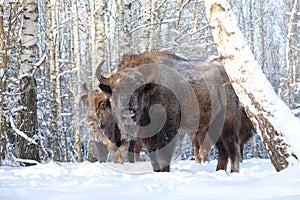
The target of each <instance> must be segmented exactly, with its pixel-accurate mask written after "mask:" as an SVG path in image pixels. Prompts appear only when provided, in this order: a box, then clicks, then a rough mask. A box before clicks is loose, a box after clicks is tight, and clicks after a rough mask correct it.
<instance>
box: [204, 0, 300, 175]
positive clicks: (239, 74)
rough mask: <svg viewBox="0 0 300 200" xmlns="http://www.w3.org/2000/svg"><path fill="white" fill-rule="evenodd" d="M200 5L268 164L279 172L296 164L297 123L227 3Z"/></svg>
mask: <svg viewBox="0 0 300 200" xmlns="http://www.w3.org/2000/svg"><path fill="white" fill-rule="evenodd" d="M204 2H205V7H206V14H207V18H208V21H209V25H210V27H211V31H212V34H213V37H214V41H215V44H216V46H217V48H218V52H219V56H220V58H221V59H222V61H223V63H224V66H225V69H226V71H227V73H228V76H229V77H230V80H231V82H232V84H233V87H234V89H235V91H236V92H237V94H238V96H239V99H240V101H241V102H242V103H243V105H244V106H245V109H246V112H247V115H248V116H249V118H250V119H251V121H252V122H253V124H254V125H255V126H256V129H257V131H258V132H259V133H260V134H261V136H262V138H263V141H264V144H265V146H266V148H267V150H268V153H269V156H270V158H271V162H272V164H273V165H274V167H275V169H276V170H277V171H281V170H283V169H285V168H287V167H288V166H290V165H292V164H294V163H296V162H297V161H298V158H299V156H300V145H299V144H298V141H299V139H300V134H299V133H300V121H299V119H297V118H296V117H295V116H294V115H293V113H292V112H291V110H290V109H289V108H288V106H287V105H286V104H285V103H284V102H283V101H282V100H281V99H280V98H279V97H278V96H277V95H276V93H275V91H274V89H273V88H272V86H271V84H270V83H269V81H268V80H267V78H266V77H265V75H264V74H263V72H262V69H261V67H260V66H259V64H258V62H257V61H256V60H255V59H254V56H253V55H252V53H251V50H250V48H249V46H248V45H247V44H246V43H245V40H244V38H243V35H242V33H241V31H240V30H239V28H238V24H237V21H236V19H235V16H234V14H233V12H232V11H231V8H230V6H229V4H228V3H227V1H225V0H205V1H204Z"/></svg>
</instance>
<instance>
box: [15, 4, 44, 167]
mask: <svg viewBox="0 0 300 200" xmlns="http://www.w3.org/2000/svg"><path fill="white" fill-rule="evenodd" d="M23 3H24V13H23V18H22V20H23V26H22V37H21V40H20V42H21V66H20V76H21V77H22V78H21V80H20V88H21V91H22V94H21V98H20V105H21V106H23V107H24V109H23V110H22V111H21V113H20V114H19V117H18V118H19V119H20V121H19V123H18V124H19V125H20V130H21V131H23V132H24V133H25V134H26V135H27V136H28V137H29V138H36V139H37V138H38V133H37V131H38V127H37V94H36V82H35V78H34V77H33V76H31V75H29V74H31V72H32V71H33V68H32V67H33V64H34V63H35V62H36V60H37V55H38V46H37V33H38V30H37V29H38V5H37V2H36V0H25V1H24V2H23ZM24 74H26V75H24ZM18 147H19V157H20V158H21V159H29V160H36V161H40V158H39V148H38V146H36V145H35V144H28V141H27V140H26V139H24V138H23V137H19V138H18ZM26 165H27V164H26Z"/></svg>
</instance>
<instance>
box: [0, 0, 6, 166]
mask: <svg viewBox="0 0 300 200" xmlns="http://www.w3.org/2000/svg"><path fill="white" fill-rule="evenodd" d="M0 13H3V7H2V5H1V4H0ZM4 39H5V35H4V24H3V17H0V52H1V54H0V56H1V57H0V60H1V62H0V63H1V66H0V166H1V165H2V160H3V159H4V158H5V149H6V135H5V132H6V128H7V127H6V123H5V118H4V98H5V96H4V92H5V89H6V53H5V52H6V51H5V50H4V48H5V42H4Z"/></svg>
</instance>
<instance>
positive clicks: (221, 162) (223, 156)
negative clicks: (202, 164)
mask: <svg viewBox="0 0 300 200" xmlns="http://www.w3.org/2000/svg"><path fill="white" fill-rule="evenodd" d="M216 146H217V148H218V153H219V158H218V165H217V171H219V170H224V171H226V169H227V164H228V154H227V151H226V149H225V147H224V145H223V143H222V142H218V143H217V144H216Z"/></svg>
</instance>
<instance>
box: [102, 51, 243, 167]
mask: <svg viewBox="0 0 300 200" xmlns="http://www.w3.org/2000/svg"><path fill="white" fill-rule="evenodd" d="M157 65H162V67H165V68H171V69H173V70H175V71H177V72H178V73H179V74H180V75H181V76H182V77H183V78H184V79H185V81H187V82H188V83H189V84H190V86H191V90H190V91H185V92H184V93H183V94H186V96H185V97H186V98H183V100H182V99H181V100H180V99H178V96H177V94H176V93H174V91H172V90H170V88H169V87H166V86H165V85H163V84H159V83H161V82H159V81H158V83H157V81H155V80H157V76H159V74H160V73H161V71H158V69H159V70H162V71H163V70H164V68H162V67H156V66H157ZM97 71H98V73H97V74H98V79H99V81H100V85H99V88H100V90H101V91H102V92H103V93H102V95H103V97H105V99H108V100H109V101H108V102H109V108H110V111H111V115H110V117H113V121H114V122H115V123H116V124H117V125H116V124H115V126H117V127H118V128H119V130H120V132H119V134H120V135H121V136H120V137H121V141H127V142H123V143H122V144H121V146H120V147H119V148H120V149H121V152H124V150H125V149H126V146H128V144H129V143H128V141H130V140H132V139H138V140H139V141H141V142H142V143H143V144H144V146H145V147H146V148H147V150H148V152H149V155H150V159H151V163H152V166H153V170H154V171H160V172H162V171H170V162H171V158H172V154H173V151H174V147H175V145H176V142H177V140H178V138H180V137H179V136H178V135H179V134H177V132H178V129H179V128H183V130H186V131H187V132H189V127H190V126H193V124H194V121H195V119H197V115H199V113H200V117H199V118H198V119H197V120H198V121H197V127H196V131H192V132H190V133H189V134H190V135H191V136H192V138H193V143H194V144H196V143H197V141H199V142H198V143H199V144H201V150H200V156H201V157H202V159H203V158H205V156H207V152H208V151H209V150H210V148H211V146H212V145H213V144H216V146H217V148H218V151H219V155H220V159H219V162H218V167H217V170H219V169H225V166H227V162H228V158H230V160H231V171H232V172H236V171H239V161H240V160H241V157H242V156H241V147H240V146H241V145H242V142H241V138H243V137H244V136H243V135H241V134H242V133H245V132H244V131H240V129H242V128H243V127H242V126H240V125H239V122H240V120H239V113H240V105H239V100H238V97H237V96H236V94H235V92H234V90H233V88H232V86H231V84H230V82H229V79H228V77H227V74H226V72H225V70H224V67H223V66H222V65H221V64H219V63H217V62H203V63H198V62H192V61H188V60H185V59H183V58H180V57H178V56H176V55H173V54H169V53H164V52H152V53H148V52H146V53H143V54H139V55H124V56H123V60H122V61H121V63H120V64H119V66H118V72H117V73H115V74H112V75H111V76H110V77H104V76H102V75H101V74H100V73H99V70H97ZM165 72H168V69H167V70H166V71H165ZM164 76H166V77H164ZM170 78H172V77H168V75H167V74H163V76H160V78H159V79H161V80H164V79H168V80H170ZM173 78H177V77H173ZM181 81H182V80H175V81H174V82H172V84H175V85H176V84H179V85H178V87H179V86H180V83H181ZM177 82H178V83H177ZM131 86H139V87H134V88H133V89H132V88H130V87H131ZM176 86H177V85H176ZM131 89H132V90H131ZM128 90H129V91H130V95H128V94H127V93H128ZM189 93H191V94H194V95H195V96H196V100H197V105H196V107H194V108H192V109H194V110H195V113H196V114H194V113H193V112H187V113H186V112H184V111H183V110H182V108H183V107H184V106H186V105H188V106H189V105H192V106H194V104H193V103H191V102H192V100H191V99H192V98H191V97H192V95H189ZM125 96H129V97H130V98H129V100H128V101H127V100H126V101H125V102H124V98H125ZM125 99H126V98H125ZM124 103H125V105H124ZM158 105H159V106H158ZM153 108H157V109H153ZM197 111H198V112H197ZM153 116H155V117H153ZM105 117H106V116H105V115H101V116H100V118H101V120H104V121H105V120H106V119H105ZM245 117H247V116H245ZM191 121H192V122H193V123H190V122H191ZM161 122H163V124H162V125H161ZM151 124H155V126H154V127H151V126H150V127H149V125H151ZM145 127H146V128H145ZM157 127H159V129H157ZM156 129H157V130H156ZM192 129H193V128H192ZM199 138H200V139H199ZM244 138H248V136H245V137H244ZM203 142H204V143H203ZM199 148H200V147H199Z"/></svg>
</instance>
